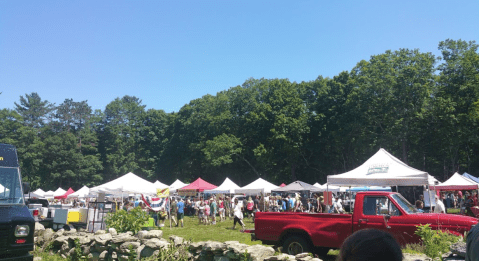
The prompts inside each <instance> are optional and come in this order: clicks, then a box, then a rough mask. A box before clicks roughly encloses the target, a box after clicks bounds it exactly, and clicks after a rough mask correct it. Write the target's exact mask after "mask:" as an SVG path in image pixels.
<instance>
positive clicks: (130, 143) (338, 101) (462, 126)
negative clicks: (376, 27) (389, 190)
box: [0, 39, 479, 190]
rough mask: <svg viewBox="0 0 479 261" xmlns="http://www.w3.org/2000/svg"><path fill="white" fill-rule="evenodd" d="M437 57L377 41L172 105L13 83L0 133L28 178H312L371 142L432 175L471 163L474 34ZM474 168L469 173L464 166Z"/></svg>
mask: <svg viewBox="0 0 479 261" xmlns="http://www.w3.org/2000/svg"><path fill="white" fill-rule="evenodd" d="M438 49H439V51H440V52H441V57H435V56H434V55H432V54H431V53H428V52H421V51H420V50H417V49H398V50H388V51H385V52H384V53H380V54H375V55H373V56H371V57H370V58H369V59H367V60H362V61H359V62H358V63H357V64H356V66H355V67H354V68H351V70H349V68H344V69H347V70H349V71H343V72H341V73H339V74H338V75H336V76H333V77H332V78H324V77H322V76H318V77H317V78H316V79H315V80H312V81H304V82H300V83H298V82H291V81H290V80H288V79H264V78H261V79H253V78H250V79H247V80H246V81H245V82H244V83H243V84H241V85H238V86H235V87H231V88H230V89H227V90H224V91H221V92H219V93H217V94H216V95H210V94H208V95H205V96H203V97H200V98H197V99H194V100H191V101H190V102H189V103H188V104H186V105H184V106H183V107H182V108H181V109H180V110H179V111H177V112H172V113H166V112H164V111H163V110H156V109H148V110H146V109H145V108H146V105H144V104H142V101H141V99H139V98H138V97H134V96H128V95H125V96H123V97H118V98H116V99H114V100H113V101H111V102H110V103H108V105H107V106H106V107H105V108H104V109H103V110H100V109H97V110H95V111H93V109H92V108H91V106H90V105H89V104H88V102H87V101H75V100H73V99H65V100H64V102H63V103H61V104H60V105H58V106H54V105H53V104H51V103H50V102H48V101H47V100H43V99H42V98H41V97H40V95H39V94H38V93H35V92H33V93H31V94H25V95H24V96H22V97H20V99H19V101H18V102H16V103H15V109H14V110H11V109H1V110H0V142H2V143H10V144H13V145H16V146H17V148H18V155H19V159H20V164H21V167H22V174H23V177H24V179H25V180H26V181H29V182H30V183H31V185H32V189H33V190H35V189H36V188H38V187H41V188H42V189H43V190H50V189H52V190H55V189H57V188H58V187H59V186H61V187H63V188H64V189H66V188H67V187H72V188H73V189H78V188H80V187H82V186H83V185H87V186H89V187H91V186H95V185H99V184H100V183H101V182H104V181H110V180H112V179H114V178H117V177H119V176H120V175H123V174H125V173H128V172H133V173H135V174H137V175H139V176H141V177H143V178H146V179H148V180H149V181H154V180H156V179H159V180H160V181H162V182H163V183H172V182H173V181H174V180H176V179H180V180H182V181H193V180H195V179H196V178H198V177H202V178H203V179H205V180H207V181H209V182H211V183H213V184H220V183H221V182H222V181H223V180H224V178H225V177H229V178H230V179H232V180H233V181H234V182H235V183H237V184H238V185H240V186H244V185H246V184H247V183H249V182H251V181H253V180H255V179H257V178H258V177H262V178H265V179H267V180H268V181H271V182H273V183H277V184H280V183H282V182H285V183H289V182H290V181H294V180H302V181H305V182H309V183H315V182H319V183H324V182H325V181H326V177H327V175H331V174H337V173H342V172H345V171H348V170H351V169H353V168H355V167H357V166H358V165H359V164H362V163H363V162H364V160H366V159H367V158H369V157H370V156H371V155H372V154H374V153H375V152H376V151H377V150H378V149H379V148H385V149H387V150H388V151H389V152H390V153H392V154H393V155H395V156H396V157H398V158H400V159H401V160H403V161H405V162H406V163H407V164H409V165H410V166H412V167H414V168H417V169H421V170H424V171H427V172H429V173H436V174H437V175H441V176H440V177H439V179H440V180H444V179H446V178H447V176H448V175H450V174H452V173H454V172H455V171H457V170H458V169H460V170H462V171H467V172H470V173H472V174H474V173H473V170H474V169H478V168H479V154H478V153H477V151H479V121H478V120H479V87H478V86H479V70H478V68H479V53H478V50H479V46H478V45H477V44H476V42H474V41H470V42H467V41H463V40H451V39H447V40H445V41H442V42H440V43H439V45H438ZM476 174H477V173H476Z"/></svg>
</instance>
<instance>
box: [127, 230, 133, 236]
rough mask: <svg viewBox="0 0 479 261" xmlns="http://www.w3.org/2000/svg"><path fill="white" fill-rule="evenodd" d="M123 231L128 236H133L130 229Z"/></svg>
mask: <svg viewBox="0 0 479 261" xmlns="http://www.w3.org/2000/svg"><path fill="white" fill-rule="evenodd" d="M125 233H127V234H128V235H130V236H133V232H131V231H126V232H125Z"/></svg>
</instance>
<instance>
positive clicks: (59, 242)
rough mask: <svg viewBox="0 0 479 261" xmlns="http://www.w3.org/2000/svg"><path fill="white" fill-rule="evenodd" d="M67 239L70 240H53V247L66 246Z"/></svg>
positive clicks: (65, 237)
mask: <svg viewBox="0 0 479 261" xmlns="http://www.w3.org/2000/svg"><path fill="white" fill-rule="evenodd" d="M68 239H70V237H67V236H60V237H57V238H55V239H54V240H53V245H54V246H61V245H63V244H68Z"/></svg>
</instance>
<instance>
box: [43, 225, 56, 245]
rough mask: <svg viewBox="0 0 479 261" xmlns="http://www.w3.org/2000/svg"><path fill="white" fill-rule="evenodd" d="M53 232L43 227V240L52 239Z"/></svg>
mask: <svg viewBox="0 0 479 261" xmlns="http://www.w3.org/2000/svg"><path fill="white" fill-rule="evenodd" d="M54 234H55V232H53V229H51V228H47V229H45V231H43V242H49V241H50V240H52V238H53V235H54Z"/></svg>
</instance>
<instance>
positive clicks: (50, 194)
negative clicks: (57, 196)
mask: <svg viewBox="0 0 479 261" xmlns="http://www.w3.org/2000/svg"><path fill="white" fill-rule="evenodd" d="M54 193H55V192H54V191H52V190H49V191H47V192H45V193H44V194H43V197H45V198H53V194H54Z"/></svg>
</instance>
